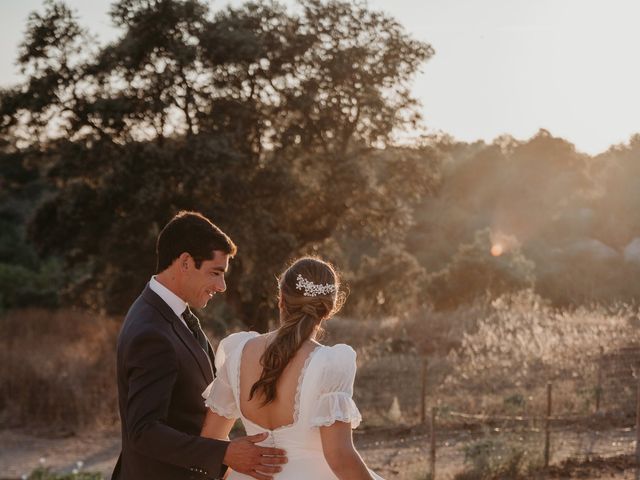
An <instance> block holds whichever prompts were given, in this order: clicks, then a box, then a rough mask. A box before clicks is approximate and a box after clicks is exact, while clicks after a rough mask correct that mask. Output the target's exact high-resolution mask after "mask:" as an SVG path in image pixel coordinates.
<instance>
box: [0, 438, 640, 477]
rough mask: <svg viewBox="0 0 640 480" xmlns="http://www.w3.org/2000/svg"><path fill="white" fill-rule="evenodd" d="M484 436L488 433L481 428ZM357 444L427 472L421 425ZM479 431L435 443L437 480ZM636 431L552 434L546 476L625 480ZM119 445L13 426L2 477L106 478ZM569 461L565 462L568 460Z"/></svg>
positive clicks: (377, 466) (453, 469)
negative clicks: (80, 471) (90, 474)
mask: <svg viewBox="0 0 640 480" xmlns="http://www.w3.org/2000/svg"><path fill="white" fill-rule="evenodd" d="M483 435H487V432H484V433H483ZM354 436H355V442H356V445H357V447H358V450H359V451H360V452H361V454H362V456H363V457H364V458H365V460H366V462H367V464H368V465H369V466H370V467H371V468H372V469H374V470H375V471H376V472H378V473H379V474H380V475H382V476H383V477H384V478H386V479H387V480H423V479H425V478H426V477H427V472H428V458H429V457H428V449H429V435H428V432H427V431H426V429H424V428H401V427H399V428H395V429H370V430H360V429H359V430H356V431H355V435H354ZM477 436H478V433H469V432H467V431H449V432H443V433H441V434H440V435H439V438H438V442H437V448H438V449H437V464H436V473H437V478H438V479H442V480H450V479H452V478H453V477H454V475H455V474H456V473H457V472H460V471H461V470H462V469H463V468H464V451H463V446H464V445H466V444H468V443H469V442H470V441H471V440H473V439H474V438H477ZM634 440H635V432H633V431H631V429H624V428H623V429H610V430H604V431H598V432H592V431H575V430H573V431H571V430H563V431H558V432H554V434H553V438H552V468H551V469H550V471H549V473H548V475H546V476H547V478H582V479H587V480H589V479H601V480H623V479H624V480H626V479H629V480H630V479H633V478H635V470H634V465H633V461H632V459H631V455H630V454H631V453H632V452H633V449H634V445H635V443H634ZM119 449H120V439H119V432H118V430H117V429H115V428H114V429H108V430H105V431H102V432H85V433H83V434H81V435H74V436H66V437H58V438H45V437H42V436H40V437H36V436H33V435H31V434H27V433H24V432H20V431H16V430H4V431H0V480H4V479H19V478H20V477H21V476H22V475H24V474H27V473H29V472H30V471H32V470H33V469H34V468H36V467H38V466H39V465H41V462H43V463H44V465H45V466H48V467H50V468H52V469H53V470H56V471H61V472H69V471H71V470H72V469H73V468H75V467H76V462H78V461H82V462H83V465H84V466H83V468H84V469H85V470H88V471H99V472H102V473H103V474H104V475H105V478H109V475H110V473H111V470H112V468H113V465H114V464H115V460H116V458H117V455H118V452H119ZM567 459H569V460H567Z"/></svg>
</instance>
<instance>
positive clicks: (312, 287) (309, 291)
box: [296, 273, 336, 297]
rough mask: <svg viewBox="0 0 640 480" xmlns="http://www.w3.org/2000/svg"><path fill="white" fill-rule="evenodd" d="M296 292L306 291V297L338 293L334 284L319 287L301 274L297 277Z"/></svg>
mask: <svg viewBox="0 0 640 480" xmlns="http://www.w3.org/2000/svg"><path fill="white" fill-rule="evenodd" d="M296 280H297V281H298V282H297V283H296V290H304V296H305V297H317V296H318V295H327V294H329V293H333V292H335V291H336V286H335V285H334V284H332V283H325V284H324V285H318V284H316V283H313V282H312V281H310V280H307V279H306V278H304V277H303V276H302V275H301V274H300V273H299V274H298V276H297V277H296Z"/></svg>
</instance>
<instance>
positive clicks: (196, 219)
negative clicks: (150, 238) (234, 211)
mask: <svg viewBox="0 0 640 480" xmlns="http://www.w3.org/2000/svg"><path fill="white" fill-rule="evenodd" d="M214 250H220V251H222V252H224V253H226V254H228V255H230V256H232V257H233V256H234V255H235V254H236V251H237V247H236V246H235V244H234V243H233V242H232V241H231V239H230V238H229V237H228V236H227V235H226V234H225V233H224V232H223V231H222V230H220V229H219V228H218V227H217V226H215V225H214V224H213V222H211V220H209V219H208V218H207V217H205V216H204V215H202V214H201V213H198V212H188V211H181V212H178V213H177V214H176V216H175V217H173V218H172V219H171V220H170V221H169V223H167V224H166V225H165V227H164V228H163V229H162V231H161V232H160V235H158V241H157V243H156V256H157V259H158V264H157V267H156V271H157V272H158V273H159V272H162V271H164V270H166V269H167V268H168V267H169V266H171V264H172V263H173V262H174V260H175V259H176V258H178V257H179V256H180V255H182V253H184V252H187V253H188V254H189V255H191V256H192V257H193V260H194V261H195V264H196V268H200V265H202V262H203V261H205V260H213V256H214V253H213V252H214Z"/></svg>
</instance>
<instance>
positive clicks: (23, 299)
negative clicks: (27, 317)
mask: <svg viewBox="0 0 640 480" xmlns="http://www.w3.org/2000/svg"><path fill="white" fill-rule="evenodd" d="M61 280H62V273H61V264H60V262H59V261H56V260H55V259H50V260H47V261H46V262H45V263H43V265H42V266H41V267H40V268H39V269H38V270H31V269H28V268H26V267H24V266H22V265H16V264H9V263H0V292H1V293H0V311H1V310H6V309H9V308H17V307H25V306H40V307H55V306H57V305H58V288H59V286H60V284H61Z"/></svg>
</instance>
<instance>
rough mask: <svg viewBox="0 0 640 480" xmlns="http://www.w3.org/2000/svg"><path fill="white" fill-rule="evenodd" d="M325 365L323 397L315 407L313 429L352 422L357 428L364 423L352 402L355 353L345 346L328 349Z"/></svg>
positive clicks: (321, 390)
mask: <svg viewBox="0 0 640 480" xmlns="http://www.w3.org/2000/svg"><path fill="white" fill-rule="evenodd" d="M323 353H325V352H323ZM324 363H325V364H324V365H323V372H322V376H321V380H320V386H319V387H320V388H319V393H320V395H319V397H318V400H317V401H316V402H315V405H314V408H313V412H312V415H311V426H312V427H328V426H330V425H332V424H333V423H335V422H336V421H339V422H347V423H351V428H356V427H357V426H358V425H360V422H361V421H362V416H361V415H360V411H359V410H358V407H357V406H356V404H355V402H354V401H353V382H354V380H355V376H356V352H355V350H353V348H351V347H350V346H348V345H344V344H339V345H335V346H333V347H328V348H327V349H326V359H325V362H324Z"/></svg>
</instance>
